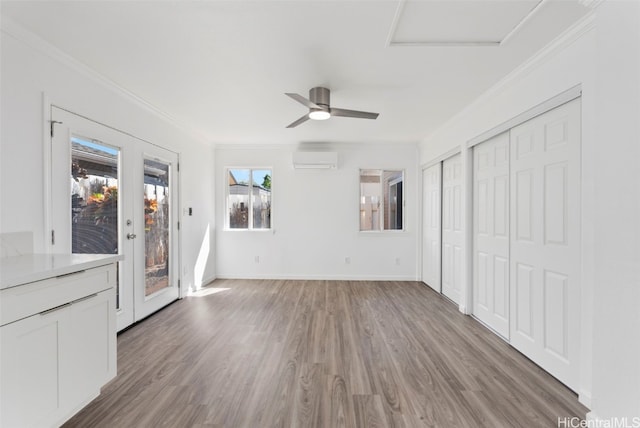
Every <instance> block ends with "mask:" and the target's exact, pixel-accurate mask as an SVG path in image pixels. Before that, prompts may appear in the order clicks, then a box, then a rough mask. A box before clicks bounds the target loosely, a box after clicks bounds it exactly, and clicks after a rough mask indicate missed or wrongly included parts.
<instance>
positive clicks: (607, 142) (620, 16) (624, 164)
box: [592, 1, 640, 424]
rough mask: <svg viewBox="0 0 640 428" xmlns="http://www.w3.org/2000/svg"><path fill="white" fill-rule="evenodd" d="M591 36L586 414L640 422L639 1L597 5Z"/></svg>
mask: <svg viewBox="0 0 640 428" xmlns="http://www.w3.org/2000/svg"><path fill="white" fill-rule="evenodd" d="M596 29H597V33H598V37H597V39H596V49H597V53H598V55H597V57H596V76H597V79H596V88H595V102H596V110H595V115H596V117H597V122H596V123H597V127H596V132H595V142H594V143H595V144H594V146H595V147H594V151H595V155H594V157H595V159H597V162H594V165H593V175H594V180H595V199H596V201H597V204H596V210H595V261H596V264H595V292H594V301H595V302H596V303H595V305H594V312H593V319H594V321H593V323H594V332H593V333H594V336H593V337H594V347H593V349H594V353H593V407H592V409H593V412H594V414H595V415H596V416H597V417H600V418H603V419H608V418H612V417H616V416H618V417H624V416H627V417H629V418H631V417H638V418H640V167H638V163H639V161H640V2H638V1H633V2H626V3H621V2H611V1H608V2H604V3H603V4H602V5H601V6H600V7H599V9H598V15H597V20H596ZM629 420H631V419H629ZM638 420H639V421H640V419H638ZM637 423H638V421H636V424H637Z"/></svg>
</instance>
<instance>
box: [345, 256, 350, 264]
mask: <svg viewBox="0 0 640 428" xmlns="http://www.w3.org/2000/svg"><path fill="white" fill-rule="evenodd" d="M344 264H346V265H348V264H351V257H345V258H344Z"/></svg>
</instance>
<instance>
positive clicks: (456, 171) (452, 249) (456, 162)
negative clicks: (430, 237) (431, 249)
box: [442, 155, 464, 304]
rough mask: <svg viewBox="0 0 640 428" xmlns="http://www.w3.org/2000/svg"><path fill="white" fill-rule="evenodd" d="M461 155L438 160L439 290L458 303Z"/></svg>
mask: <svg viewBox="0 0 640 428" xmlns="http://www.w3.org/2000/svg"><path fill="white" fill-rule="evenodd" d="M463 242H464V236H463V234H462V157H461V156H460V155H455V156H452V157H450V158H449V159H446V160H445V161H444V162H443V163H442V294H444V295H445V296H447V297H448V298H450V299H451V300H453V301H454V302H456V303H458V304H459V303H460V293H461V290H462V269H463V264H462V263H463V254H462V243H463Z"/></svg>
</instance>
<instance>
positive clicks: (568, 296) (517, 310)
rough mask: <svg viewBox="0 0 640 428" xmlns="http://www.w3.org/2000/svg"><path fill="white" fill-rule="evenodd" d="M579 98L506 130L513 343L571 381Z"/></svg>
mask: <svg viewBox="0 0 640 428" xmlns="http://www.w3.org/2000/svg"><path fill="white" fill-rule="evenodd" d="M580 139H581V137H580V101H579V100H574V101H572V102H570V103H567V104H564V105H562V106H560V107H558V108H556V109H554V110H551V111H549V112H547V113H545V114H543V115H540V116H538V117H536V118H534V119H531V120H530V121H528V122H526V123H524V124H522V125H519V126H517V127H515V128H513V129H512V130H511V148H512V150H511V249H510V260H511V281H510V282H511V288H512V294H511V314H512V319H511V344H512V345H513V346H514V347H516V348H517V349H519V350H520V351H521V352H523V353H524V354H525V355H527V356H528V357H529V358H531V359H532V360H533V361H535V362H536V363H538V364H539V365H540V366H542V367H543V368H544V369H545V370H547V371H548V372H549V373H551V374H552V375H554V376H555V377H557V378H558V379H559V380H560V381H562V382H563V383H565V384H566V385H567V386H569V387H571V388H573V389H574V390H575V389H577V386H578V385H577V383H578V376H579V370H578V366H579V364H578V361H577V359H578V353H579V332H580V328H579V310H580V306H579V302H580V290H579V285H580V284H579V275H580Z"/></svg>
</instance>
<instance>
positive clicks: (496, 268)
mask: <svg viewBox="0 0 640 428" xmlns="http://www.w3.org/2000/svg"><path fill="white" fill-rule="evenodd" d="M473 175H474V177H473V186H474V189H473V190H474V191H473V219H474V220H473V223H474V224H473V230H474V245H473V314H474V316H475V317H476V318H478V319H479V320H480V321H482V322H483V323H485V324H486V325H488V326H489V327H490V328H492V329H493V330H495V331H496V332H497V333H498V334H500V335H501V336H504V337H505V338H507V339H508V338H509V133H508V132H505V133H503V134H500V135H497V136H495V137H493V138H492V139H490V140H488V141H486V142H484V143H481V144H478V145H477V146H475V147H474V148H473Z"/></svg>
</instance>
